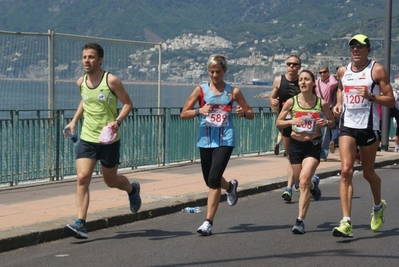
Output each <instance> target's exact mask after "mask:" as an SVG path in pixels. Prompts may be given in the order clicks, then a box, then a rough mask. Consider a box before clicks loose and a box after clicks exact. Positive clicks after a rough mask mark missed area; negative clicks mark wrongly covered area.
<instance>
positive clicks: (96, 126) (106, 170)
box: [64, 43, 141, 239]
mask: <svg viewBox="0 0 399 267" xmlns="http://www.w3.org/2000/svg"><path fill="white" fill-rule="evenodd" d="M103 57H104V50H103V48H102V47H101V46H100V45H99V44H97V43H88V44H85V45H84V46H83V48H82V64H83V68H84V71H85V73H86V74H85V75H84V76H83V77H80V78H79V79H78V80H77V82H76V84H77V86H78V88H79V91H80V94H81V97H82V100H81V101H80V103H79V106H78V108H77V110H76V113H75V115H74V117H73V119H72V121H71V122H70V123H69V124H68V125H66V126H65V128H64V135H66V134H67V133H66V132H65V130H69V131H70V132H71V133H72V134H73V133H74V129H75V126H76V124H77V122H78V121H79V120H80V119H81V118H82V117H83V125H82V132H81V134H80V141H79V143H78V145H77V151H76V171H77V186H76V202H77V209H78V218H77V221H76V222H75V223H74V224H68V225H67V226H66V227H65V233H66V234H67V235H68V236H73V237H76V238H79V239H81V238H84V239H86V238H87V230H86V217H87V210H88V208H89V200H90V196H89V185H90V181H91V178H92V173H93V171H94V167H95V166H96V164H97V161H98V160H99V161H100V162H101V171H102V174H103V179H104V182H105V184H106V185H107V186H108V187H111V188H117V189H120V190H124V191H126V193H127V194H128V197H129V202H130V210H131V211H132V212H134V213H135V212H138V211H139V209H140V207H141V198H140V184H139V183H138V182H135V181H134V182H133V183H130V182H129V180H128V179H127V178H126V176H123V175H117V171H118V164H119V148H120V136H119V127H121V124H122V121H123V120H124V119H125V118H126V117H127V116H128V115H129V113H130V112H131V110H132V108H133V104H132V101H131V99H130V97H129V94H128V93H127V91H126V90H125V88H124V86H123V84H122V82H121V81H120V80H119V78H118V77H116V76H115V75H112V74H110V73H108V72H106V71H104V70H102V69H101V64H102V61H103ZM118 101H121V102H122V104H123V106H122V109H121V111H120V113H119V114H117V105H118ZM104 127H105V128H104ZM103 128H104V129H107V130H109V133H110V136H112V138H111V140H108V141H109V142H107V143H104V142H100V141H99V140H102V139H101V138H100V134H101V133H102V130H103ZM101 136H103V135H102V134H101ZM99 138H100V139H99Z"/></svg>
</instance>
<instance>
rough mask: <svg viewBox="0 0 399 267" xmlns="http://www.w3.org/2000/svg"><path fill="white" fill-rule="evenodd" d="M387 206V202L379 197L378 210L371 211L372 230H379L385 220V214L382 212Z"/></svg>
mask: <svg viewBox="0 0 399 267" xmlns="http://www.w3.org/2000/svg"><path fill="white" fill-rule="evenodd" d="M386 207H387V203H386V202H385V200H383V199H381V209H380V210H378V211H374V210H373V212H372V213H371V215H372V218H371V223H370V226H371V230H373V231H377V230H379V229H380V228H381V227H382V226H383V225H384V222H385V216H384V212H385V208H386Z"/></svg>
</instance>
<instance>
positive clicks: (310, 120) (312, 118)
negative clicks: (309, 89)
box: [293, 111, 320, 133]
mask: <svg viewBox="0 0 399 267" xmlns="http://www.w3.org/2000/svg"><path fill="white" fill-rule="evenodd" d="M294 116H295V118H303V119H304V121H305V122H304V123H303V124H301V125H294V129H293V130H294V132H297V133H316V129H317V127H316V119H317V118H319V117H320V113H319V112H300V111H296V112H295V115H294Z"/></svg>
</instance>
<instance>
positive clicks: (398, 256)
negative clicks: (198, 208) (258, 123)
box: [0, 166, 399, 267]
mask: <svg viewBox="0 0 399 267" xmlns="http://www.w3.org/2000/svg"><path fill="white" fill-rule="evenodd" d="M398 168H399V166H391V167H386V168H382V169H379V170H377V173H378V174H379V175H380V176H381V177H382V179H383V198H384V199H385V200H386V201H387V209H386V222H385V225H384V226H383V228H381V230H380V231H378V232H372V231H371V230H370V219H371V216H370V213H371V208H372V204H373V203H372V202H373V200H372V196H371V192H370V188H369V185H368V183H367V182H366V181H365V180H364V179H363V178H362V176H361V174H362V173H361V172H358V173H356V174H355V178H354V184H355V195H354V199H353V214H352V221H353V225H354V238H347V239H344V238H337V237H333V236H332V234H331V230H332V228H333V227H334V226H336V225H337V224H338V223H339V221H340V220H341V218H342V214H341V209H340V202H339V195H338V186H339V177H338V176H335V177H330V178H327V179H323V180H322V181H321V183H320V186H321V190H322V198H321V200H320V201H313V200H312V202H311V205H310V208H309V212H308V216H307V218H306V220H305V227H306V231H307V233H306V234H304V235H293V234H292V233H291V227H292V225H293V224H294V222H295V219H296V217H297V210H298V202H297V201H298V193H294V197H293V200H294V201H293V203H291V204H287V203H284V201H283V199H282V198H281V193H282V191H281V189H280V190H275V191H270V192H267V193H262V194H258V195H253V196H249V197H245V198H240V199H239V202H238V204H237V205H236V206H234V207H230V206H228V205H227V203H226V202H223V203H221V205H220V206H219V211H218V213H217V216H216V218H215V222H214V228H213V235H212V236H209V237H202V236H199V235H198V234H197V233H196V229H197V228H198V226H199V225H200V224H201V223H202V221H203V220H204V216H205V211H203V212H201V213H197V214H187V213H175V214H171V215H167V216H163V217H157V218H154V219H150V220H145V221H138V222H135V223H132V224H128V225H123V226H120V227H115V228H108V229H106V230H101V231H96V232H89V239H87V240H77V239H74V238H68V239H63V240H59V241H56V242H51V243H45V244H41V245H37V246H31V247H27V248H23V249H19V250H15V251H10V252H4V253H0V266H3V267H5V266H24V267H26V266H58V267H62V266H334V267H338V266H346V267H348V266H362V267H366V266H398V265H399V252H398V250H397V244H398V243H399V236H398V235H399V226H398V222H399V209H398V208H397V203H399V194H398V179H397V174H398Z"/></svg>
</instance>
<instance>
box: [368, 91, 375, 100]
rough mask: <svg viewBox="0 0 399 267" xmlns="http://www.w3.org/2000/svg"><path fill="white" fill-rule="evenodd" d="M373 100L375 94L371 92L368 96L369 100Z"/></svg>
mask: <svg viewBox="0 0 399 267" xmlns="http://www.w3.org/2000/svg"><path fill="white" fill-rule="evenodd" d="M374 100H375V94H373V93H371V94H370V96H369V101H374Z"/></svg>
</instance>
